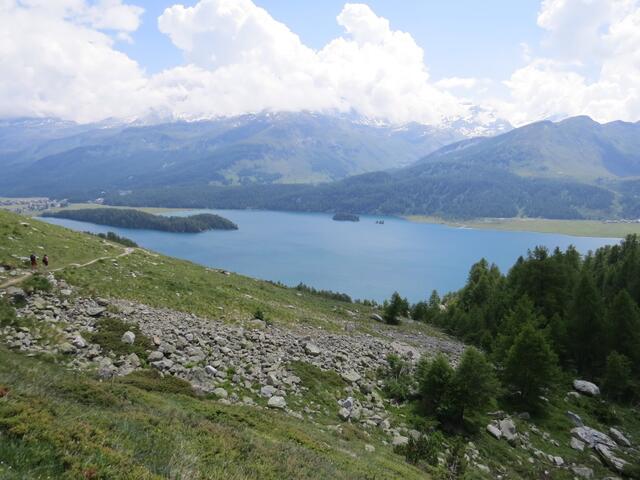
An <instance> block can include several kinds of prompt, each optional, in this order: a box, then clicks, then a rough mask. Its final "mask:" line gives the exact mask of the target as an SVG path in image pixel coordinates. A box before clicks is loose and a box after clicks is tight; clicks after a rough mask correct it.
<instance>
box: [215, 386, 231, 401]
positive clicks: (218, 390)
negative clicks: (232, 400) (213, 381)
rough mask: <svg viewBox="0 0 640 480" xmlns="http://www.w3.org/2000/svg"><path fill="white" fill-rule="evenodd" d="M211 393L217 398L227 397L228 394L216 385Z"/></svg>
mask: <svg viewBox="0 0 640 480" xmlns="http://www.w3.org/2000/svg"><path fill="white" fill-rule="evenodd" d="M213 394H214V395H215V396H216V397H217V398H227V397H228V396H229V394H228V393H227V391H226V390H225V389H224V388H221V387H218V388H216V389H215V390H214V391H213Z"/></svg>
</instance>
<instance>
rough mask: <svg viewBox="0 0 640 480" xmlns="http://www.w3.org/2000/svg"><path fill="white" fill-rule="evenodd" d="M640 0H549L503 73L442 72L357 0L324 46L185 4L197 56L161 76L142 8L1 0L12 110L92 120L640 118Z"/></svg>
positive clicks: (244, 9)
mask: <svg viewBox="0 0 640 480" xmlns="http://www.w3.org/2000/svg"><path fill="white" fill-rule="evenodd" d="M131 1H135V0H131ZM639 2H640V0H543V1H542V3H541V7H540V11H539V14H538V18H537V24H538V26H539V27H540V28H541V29H543V30H544V32H545V35H544V39H543V41H542V43H541V44H540V45H537V46H535V45H530V44H522V45H523V47H522V48H523V65H522V66H521V67H520V68H518V69H516V70H515V71H514V72H513V74H512V75H511V76H510V78H508V79H506V80H502V79H486V78H483V79H479V78H468V77H454V76H452V77H447V78H441V79H434V78H432V76H431V75H430V73H429V69H428V67H427V65H428V59H425V56H424V52H423V50H422V48H421V47H420V46H419V45H418V44H417V43H416V42H415V40H414V39H413V37H412V36H411V35H410V34H409V33H407V32H402V31H399V30H394V28H393V26H392V25H391V24H390V22H389V21H388V20H387V19H385V18H383V17H380V16H378V15H376V13H375V12H374V11H373V10H372V9H371V8H370V7H368V6H367V5H365V4H356V3H347V4H345V6H344V8H343V9H342V11H341V12H339V14H338V15H337V17H336V22H337V23H338V24H339V25H340V26H341V27H342V28H343V29H344V33H343V34H342V35H341V36H340V37H338V38H335V39H333V40H331V41H330V42H328V43H327V44H326V45H325V46H324V47H323V48H320V49H318V50H315V49H312V48H310V47H309V46H307V45H305V44H304V43H303V42H302V40H301V39H300V38H299V37H298V35H296V34H295V33H294V32H292V31H291V30H290V29H289V28H288V27H287V25H285V24H283V23H281V22H278V21H277V20H275V19H274V18H273V17H272V16H271V15H270V14H269V12H267V11H266V10H265V9H263V8H260V7H258V6H256V5H255V4H254V3H253V1H252V0H199V1H198V2H197V3H195V5H193V6H184V5H179V4H176V5H173V6H172V7H170V8H167V9H166V10H165V11H164V13H163V14H162V15H161V16H160V17H159V18H158V25H157V26H158V29H159V30H160V31H161V32H162V33H164V34H165V35H167V36H168V38H169V39H170V40H171V41H172V42H173V44H174V45H175V46H176V47H177V48H178V49H179V50H180V51H181V52H182V53H183V56H184V63H183V64H182V65H180V66H177V67H174V68H170V69H167V70H165V71H162V72H160V73H158V74H155V75H149V74H147V73H146V72H145V71H144V69H143V68H141V67H140V65H138V64H137V63H136V62H135V61H134V60H132V59H131V58H129V57H127V56H126V55H125V54H123V53H121V52H120V51H118V49H117V42H118V41H123V40H124V41H131V35H132V34H133V32H135V31H136V30H137V29H138V27H139V25H140V17H141V14H142V12H143V10H142V9H141V8H140V7H138V6H135V5H132V4H129V3H126V0H94V1H89V0H0V62H1V63H0V72H1V73H2V75H0V115H2V116H17V115H51V116H59V117H63V118H69V119H73V120H77V121H82V122H85V121H95V120H100V119H103V118H107V117H117V118H125V119H129V118H135V117H143V116H146V115H156V116H157V115H160V116H166V117H173V118H186V119H196V118H205V117H214V116H224V115H236V114H242V113H249V112H259V111H263V110H285V111H298V110H311V111H339V112H351V111H354V112H357V113H359V114H361V115H364V116H367V117H370V118H373V119H376V120H385V121H389V122H393V123H404V122H408V121H418V122H422V123H428V124H439V123H442V122H443V121H446V120H447V119H455V118H460V117H464V118H469V117H470V115H471V116H473V115H475V114H474V113H473V112H477V111H484V112H488V111H491V112H497V114H498V115H500V116H502V117H503V118H506V119H508V120H510V121H511V122H512V123H515V124H518V125H520V124H523V123H527V122H530V121H534V120H539V119H542V118H549V117H552V118H560V117H564V116H569V115H577V114H588V115H591V116H592V117H594V118H595V119H596V120H600V121H607V120H613V119H617V118H621V119H625V120H638V119H640V87H638V85H640V4H639ZM337 13H338V12H337ZM500 80H502V82H501V85H502V88H503V89H504V90H505V91H506V92H507V94H506V95H503V96H498V95H497V93H496V92H500V90H498V89H497V88H496V85H497V84H498V83H497V81H500ZM474 103H475V104H480V106H481V107H484V108H481V109H477V108H475V107H474V106H473V104H474ZM488 109H490V110H488ZM480 120H482V119H480Z"/></svg>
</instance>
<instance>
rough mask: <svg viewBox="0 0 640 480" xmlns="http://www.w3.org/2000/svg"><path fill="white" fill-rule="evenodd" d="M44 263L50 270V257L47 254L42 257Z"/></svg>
mask: <svg viewBox="0 0 640 480" xmlns="http://www.w3.org/2000/svg"><path fill="white" fill-rule="evenodd" d="M42 263H43V264H44V268H49V255H47V254H46V253H45V255H44V257H42Z"/></svg>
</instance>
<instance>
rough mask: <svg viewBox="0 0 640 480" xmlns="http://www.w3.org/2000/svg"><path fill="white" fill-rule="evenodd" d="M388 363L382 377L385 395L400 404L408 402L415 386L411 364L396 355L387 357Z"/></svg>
mask: <svg viewBox="0 0 640 480" xmlns="http://www.w3.org/2000/svg"><path fill="white" fill-rule="evenodd" d="M387 363H388V366H387V367H386V368H384V369H382V371H381V375H380V376H381V377H382V378H383V380H384V392H385V394H386V395H387V396H388V397H390V398H393V399H395V400H398V401H400V402H403V401H405V400H408V399H409V397H410V396H411V392H412V390H413V384H414V382H413V378H412V375H411V371H410V366H409V364H408V363H407V362H405V361H404V360H403V359H401V358H400V357H399V356H398V355H395V354H390V355H388V356H387Z"/></svg>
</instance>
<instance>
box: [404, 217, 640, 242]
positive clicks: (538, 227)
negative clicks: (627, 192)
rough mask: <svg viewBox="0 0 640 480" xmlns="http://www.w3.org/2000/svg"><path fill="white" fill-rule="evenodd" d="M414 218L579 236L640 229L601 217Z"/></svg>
mask: <svg viewBox="0 0 640 480" xmlns="http://www.w3.org/2000/svg"><path fill="white" fill-rule="evenodd" d="M406 218H407V219H408V220H410V221H412V222H418V223H434V224H443V225H450V226H452V227H465V228H477V229H485V230H504V231H517V232H540V233H562V234H565V235H573V236H576V237H612V238H624V237H625V236H627V235H629V234H632V233H640V223H605V222H603V221H599V220H549V219H544V218H526V219H525V218H486V219H477V220H469V221H466V220H465V221H455V220H444V219H442V218H437V217H426V216H421V215H410V216H407V217H406Z"/></svg>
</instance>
